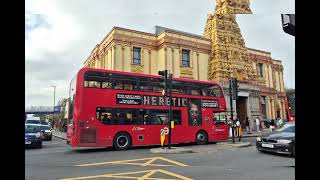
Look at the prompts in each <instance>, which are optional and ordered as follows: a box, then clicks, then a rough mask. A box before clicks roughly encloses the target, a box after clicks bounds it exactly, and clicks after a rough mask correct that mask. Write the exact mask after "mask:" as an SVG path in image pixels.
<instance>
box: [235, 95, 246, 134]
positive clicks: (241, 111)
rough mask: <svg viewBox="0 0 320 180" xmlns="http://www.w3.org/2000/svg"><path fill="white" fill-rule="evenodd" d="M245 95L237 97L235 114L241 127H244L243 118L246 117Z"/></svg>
mask: <svg viewBox="0 0 320 180" xmlns="http://www.w3.org/2000/svg"><path fill="white" fill-rule="evenodd" d="M247 99H248V98H247V97H240V96H239V97H238V100H237V106H236V107H237V115H238V118H239V119H240V123H241V128H243V129H244V128H246V125H245V123H244V122H245V120H246V118H247Z"/></svg>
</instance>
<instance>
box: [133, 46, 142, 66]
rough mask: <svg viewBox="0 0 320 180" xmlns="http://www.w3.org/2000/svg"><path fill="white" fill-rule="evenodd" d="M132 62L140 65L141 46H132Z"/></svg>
mask: <svg viewBox="0 0 320 180" xmlns="http://www.w3.org/2000/svg"><path fill="white" fill-rule="evenodd" d="M132 63H133V64H137V65H141V48H138V47H134V48H133V60H132Z"/></svg>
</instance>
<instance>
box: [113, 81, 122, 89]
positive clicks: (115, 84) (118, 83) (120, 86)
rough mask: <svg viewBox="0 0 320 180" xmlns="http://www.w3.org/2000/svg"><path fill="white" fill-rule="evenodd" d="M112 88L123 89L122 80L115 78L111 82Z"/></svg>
mask: <svg viewBox="0 0 320 180" xmlns="http://www.w3.org/2000/svg"><path fill="white" fill-rule="evenodd" d="M113 89H120V90H121V89H123V82H122V81H121V80H115V81H114V82H113Z"/></svg>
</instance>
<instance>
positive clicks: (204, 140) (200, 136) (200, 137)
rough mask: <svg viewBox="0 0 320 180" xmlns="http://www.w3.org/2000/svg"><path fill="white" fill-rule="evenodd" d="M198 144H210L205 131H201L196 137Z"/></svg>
mask: <svg viewBox="0 0 320 180" xmlns="http://www.w3.org/2000/svg"><path fill="white" fill-rule="evenodd" d="M196 142H197V144H206V143H207V142H208V136H207V133H205V132H204V131H199V132H198V133H197V135H196Z"/></svg>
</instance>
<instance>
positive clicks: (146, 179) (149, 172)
mask: <svg viewBox="0 0 320 180" xmlns="http://www.w3.org/2000/svg"><path fill="white" fill-rule="evenodd" d="M139 173H146V174H145V175H143V176H141V177H136V176H126V175H131V174H139ZM155 173H163V174H166V175H169V176H172V177H175V179H171V178H170V179H167V178H152V177H150V176H152V175H153V174H155ZM108 177H110V178H116V179H117V178H121V179H136V180H177V179H176V178H179V179H178V180H192V179H190V178H188V177H185V176H182V175H179V174H175V173H173V172H169V171H165V170H162V169H155V170H146V171H134V172H125V173H116V174H103V175H97V176H83V177H76V178H65V179H60V180H81V179H92V178H108Z"/></svg>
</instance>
